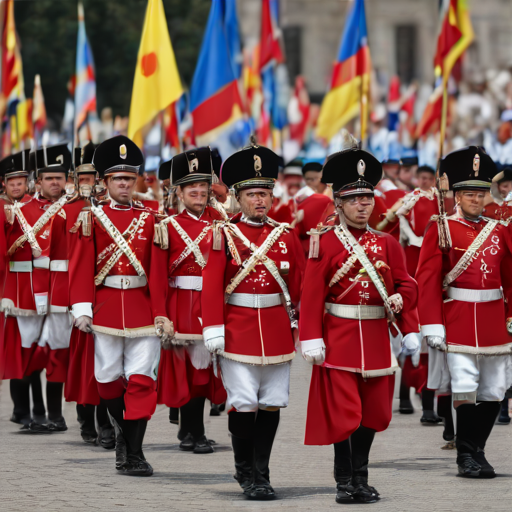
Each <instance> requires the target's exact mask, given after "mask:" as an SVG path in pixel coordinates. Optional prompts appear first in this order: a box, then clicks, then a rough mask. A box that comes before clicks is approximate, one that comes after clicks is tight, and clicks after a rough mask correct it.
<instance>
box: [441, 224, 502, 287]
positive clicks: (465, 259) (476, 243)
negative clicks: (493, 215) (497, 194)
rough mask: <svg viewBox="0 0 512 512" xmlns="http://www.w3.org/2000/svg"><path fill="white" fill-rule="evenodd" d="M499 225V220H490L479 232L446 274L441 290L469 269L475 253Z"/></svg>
mask: <svg viewBox="0 0 512 512" xmlns="http://www.w3.org/2000/svg"><path fill="white" fill-rule="evenodd" d="M499 223H500V221H499V220H495V219H493V220H490V221H489V222H488V223H487V224H486V225H485V226H484V228H483V229H482V231H480V233H479V234H478V236H477V237H476V238H475V239H474V240H473V242H472V243H471V245H470V246H469V247H468V248H467V249H466V251H465V252H464V254H463V255H462V258H461V259H460V260H459V261H458V262H457V264H456V265H455V266H454V267H453V268H452V269H451V270H450V272H448V274H446V276H445V277H444V280H443V288H446V287H447V286H449V285H450V284H451V283H453V282H454V281H455V280H456V279H457V278H458V277H460V276H461V275H462V273H463V272H464V271H465V270H466V269H467V268H468V267H469V265H470V264H471V262H472V261H473V260H474V258H476V255H477V252H478V251H479V249H480V247H482V245H483V243H484V242H485V241H486V240H487V239H488V238H489V235H490V234H491V233H492V232H493V231H494V228H495V227H496V226H497V225H498V224H499Z"/></svg>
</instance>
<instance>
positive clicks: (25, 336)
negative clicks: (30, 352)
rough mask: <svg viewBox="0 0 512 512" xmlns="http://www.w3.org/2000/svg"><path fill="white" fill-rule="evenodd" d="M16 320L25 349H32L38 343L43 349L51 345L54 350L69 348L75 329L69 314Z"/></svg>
mask: <svg viewBox="0 0 512 512" xmlns="http://www.w3.org/2000/svg"><path fill="white" fill-rule="evenodd" d="M16 319H17V321H18V329H19V330H20V337H21V346H22V347H23V348H30V347H31V346H32V345H33V344H34V343H36V342H39V345H40V346H41V347H44V346H45V345H49V347H50V348H51V349H52V350H57V349H61V348H69V340H70V338H71V330H72V329H73V323H72V321H71V315H70V314H69V313H49V314H48V315H34V316H18V317H16Z"/></svg>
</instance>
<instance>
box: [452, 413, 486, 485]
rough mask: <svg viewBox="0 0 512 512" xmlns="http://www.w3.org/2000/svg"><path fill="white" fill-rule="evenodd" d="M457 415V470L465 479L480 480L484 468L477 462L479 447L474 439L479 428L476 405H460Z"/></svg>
mask: <svg viewBox="0 0 512 512" xmlns="http://www.w3.org/2000/svg"><path fill="white" fill-rule="evenodd" d="M456 414H457V438H456V440H455V446H456V447H457V469H458V472H459V475H460V476H462V477H465V478H480V472H481V471H482V467H481V466H480V464H479V463H478V462H477V461H476V460H475V455H476V452H477V451H478V445H477V444H476V442H475V441H474V439H473V435H474V434H473V430H474V429H475V428H477V424H476V423H477V413H476V405H475V404H463V405H459V406H458V407H457V409H456Z"/></svg>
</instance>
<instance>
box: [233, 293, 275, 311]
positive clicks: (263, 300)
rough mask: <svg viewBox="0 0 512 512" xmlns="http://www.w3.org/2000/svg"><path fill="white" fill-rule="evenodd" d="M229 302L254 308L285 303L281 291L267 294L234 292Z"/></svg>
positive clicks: (270, 306)
mask: <svg viewBox="0 0 512 512" xmlns="http://www.w3.org/2000/svg"><path fill="white" fill-rule="evenodd" d="M228 304H231V305H232V306H241V307H243V308H253V309H263V308H272V307H274V306H280V305H282V304H283V295H282V294H281V293H269V294H266V295H262V294H258V293H232V294H231V295H230V296H229V299H228Z"/></svg>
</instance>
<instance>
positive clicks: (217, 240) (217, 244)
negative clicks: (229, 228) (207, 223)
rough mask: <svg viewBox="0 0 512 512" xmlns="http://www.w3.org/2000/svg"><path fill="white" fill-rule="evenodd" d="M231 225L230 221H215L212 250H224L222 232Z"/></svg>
mask: <svg viewBox="0 0 512 512" xmlns="http://www.w3.org/2000/svg"><path fill="white" fill-rule="evenodd" d="M227 223H229V220H214V221H213V224H212V232H213V244H212V249H213V250H214V251H220V250H221V249H222V234H221V233H222V230H223V229H224V226H225V225H226V224H227Z"/></svg>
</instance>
